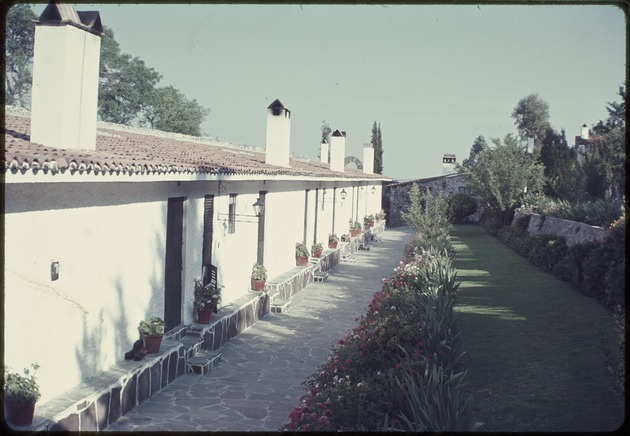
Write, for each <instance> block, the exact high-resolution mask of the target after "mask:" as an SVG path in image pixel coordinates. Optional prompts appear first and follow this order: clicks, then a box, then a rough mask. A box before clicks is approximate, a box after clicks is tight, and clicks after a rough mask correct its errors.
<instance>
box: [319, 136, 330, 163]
mask: <svg viewBox="0 0 630 436" xmlns="http://www.w3.org/2000/svg"><path fill="white" fill-rule="evenodd" d="M320 147H321V148H320V151H319V152H320V157H319V160H320V162H322V163H325V164H327V163H328V142H327V141H326V140H325V139H322V143H321V144H320Z"/></svg>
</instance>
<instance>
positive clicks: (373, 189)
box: [372, 186, 376, 194]
mask: <svg viewBox="0 0 630 436" xmlns="http://www.w3.org/2000/svg"><path fill="white" fill-rule="evenodd" d="M375 193H376V186H372V194H375Z"/></svg>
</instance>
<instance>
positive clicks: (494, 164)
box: [464, 135, 544, 223]
mask: <svg viewBox="0 0 630 436" xmlns="http://www.w3.org/2000/svg"><path fill="white" fill-rule="evenodd" d="M492 142H493V144H494V145H495V147H494V148H488V149H486V150H484V151H483V152H481V153H480V154H479V159H478V160H477V163H476V165H474V166H473V167H472V168H471V169H470V170H468V171H466V172H465V173H464V177H465V180H466V182H467V183H468V186H470V188H471V190H472V191H473V192H474V193H475V195H476V196H477V197H478V198H479V199H480V200H481V201H482V203H483V205H484V206H485V207H486V208H487V209H488V210H489V211H492V212H494V213H496V214H497V215H498V216H499V217H500V218H501V219H502V220H503V221H504V222H506V223H507V222H509V219H510V215H511V212H512V210H513V209H514V208H515V207H516V206H517V204H518V202H519V200H520V199H521V197H522V195H523V194H525V193H526V192H536V191H539V190H540V189H542V187H543V184H544V167H543V165H542V164H541V163H539V162H537V161H536V160H535V159H534V158H533V157H532V156H529V155H527V154H526V153H525V152H524V151H523V148H522V147H521V145H520V144H519V141H518V140H517V139H516V138H514V137H513V136H512V135H507V136H506V137H505V138H504V139H503V143H501V141H500V140H498V139H493V140H492Z"/></svg>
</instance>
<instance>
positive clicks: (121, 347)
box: [75, 235, 165, 380]
mask: <svg viewBox="0 0 630 436" xmlns="http://www.w3.org/2000/svg"><path fill="white" fill-rule="evenodd" d="M155 240H156V249H155V250H154V251H153V252H154V253H155V254H156V255H158V256H163V255H164V245H165V244H164V242H163V241H162V238H161V236H160V235H156V237H155ZM151 264H152V265H156V264H157V265H162V264H163V263H162V259H159V258H157V259H155V260H154V261H153V262H151ZM148 281H149V286H150V289H151V290H152V291H151V299H150V301H148V302H147V303H146V304H144V305H143V306H144V307H148V308H149V310H151V309H150V308H155V307H162V305H163V297H162V291H161V290H162V289H163V280H162V274H161V272H160V271H154V272H153V274H152V275H151V277H149V278H148ZM112 290H113V291H114V292H115V294H113V293H112V298H115V299H116V304H111V303H112V302H109V301H107V302H105V301H104V302H103V304H102V306H105V305H108V306H109V307H116V308H118V309H119V311H118V312H113V311H107V310H106V309H102V308H101V310H100V311H99V313H98V315H96V314H94V313H84V315H83V325H84V329H83V337H82V340H81V347H80V348H76V349H75V358H76V361H77V367H78V368H79V369H80V371H81V380H85V379H87V378H89V377H91V376H94V375H95V374H96V373H98V372H101V371H104V370H106V369H107V368H106V367H107V366H109V365H108V364H107V362H111V361H113V362H120V361H122V360H124V354H125V352H127V351H129V350H131V348H132V345H133V343H134V342H135V341H137V340H138V339H139V333H138V335H137V336H133V337H129V334H128V330H129V326H130V325H133V326H134V328H135V326H137V325H138V324H139V323H140V321H141V319H131V317H130V314H136V313H140V312H142V308H130V307H128V302H127V301H125V290H124V289H123V283H122V280H121V278H120V277H117V278H116V279H115V281H114V283H112ZM132 292H133V290H132V289H127V293H128V294H129V293H132ZM101 297H103V298H105V297H104V294H103V295H101ZM133 316H134V317H135V315H133ZM158 316H163V315H162V314H159V315H158ZM90 326H96V327H90ZM110 327H113V329H112V330H111V331H110ZM112 336H113V342H111V341H112V339H111V338H112ZM108 342H109V343H108ZM111 352H113V353H115V355H114V356H113V358H112V357H111V356H109V355H108V353H111ZM104 364H105V365H104Z"/></svg>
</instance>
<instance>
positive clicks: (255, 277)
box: [252, 263, 267, 292]
mask: <svg viewBox="0 0 630 436" xmlns="http://www.w3.org/2000/svg"><path fill="white" fill-rule="evenodd" d="M266 280H267V268H265V267H264V265H262V264H260V263H256V264H254V267H253V268H252V290H254V291H257V292H261V291H264V290H265V282H266Z"/></svg>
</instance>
